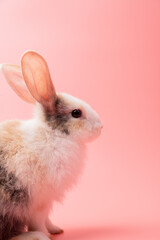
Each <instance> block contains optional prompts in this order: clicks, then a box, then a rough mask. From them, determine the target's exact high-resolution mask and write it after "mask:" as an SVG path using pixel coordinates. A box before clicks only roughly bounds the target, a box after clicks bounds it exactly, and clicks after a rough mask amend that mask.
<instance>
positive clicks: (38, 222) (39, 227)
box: [28, 209, 50, 236]
mask: <svg viewBox="0 0 160 240" xmlns="http://www.w3.org/2000/svg"><path fill="white" fill-rule="evenodd" d="M47 215H48V209H47V210H46V209H43V210H42V209H41V210H39V211H38V210H36V211H34V212H33V213H32V214H31V216H30V219H29V223H28V230H29V231H40V232H43V233H44V234H45V235H47V236H49V235H50V234H49V232H48V230H47V228H46V225H45V222H46V216H47Z"/></svg>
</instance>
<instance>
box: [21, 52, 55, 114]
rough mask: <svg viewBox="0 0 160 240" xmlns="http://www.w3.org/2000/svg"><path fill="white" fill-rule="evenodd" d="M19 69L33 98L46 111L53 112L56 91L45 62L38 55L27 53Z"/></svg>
mask: <svg viewBox="0 0 160 240" xmlns="http://www.w3.org/2000/svg"><path fill="white" fill-rule="evenodd" d="M21 68H22V74H23V77H24V81H25V83H26V85H27V87H28V89H29V91H30V93H31V95H32V96H33V98H34V99H35V100H36V101H38V102H39V103H41V104H42V105H43V106H44V107H45V108H46V109H47V110H48V111H50V112H53V111H54V106H55V100H56V91H55V88H54V85H53V83H52V80H51V77H50V73H49V69H48V65H47V63H46V61H45V60H44V59H43V57H42V56H40V55H39V54H38V53H36V52H33V51H29V52H26V53H24V55H23V56H22V60H21Z"/></svg>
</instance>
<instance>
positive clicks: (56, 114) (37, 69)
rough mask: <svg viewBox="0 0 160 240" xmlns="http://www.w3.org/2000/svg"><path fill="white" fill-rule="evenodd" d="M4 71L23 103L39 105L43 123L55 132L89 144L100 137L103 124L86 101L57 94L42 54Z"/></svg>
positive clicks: (30, 55)
mask: <svg viewBox="0 0 160 240" xmlns="http://www.w3.org/2000/svg"><path fill="white" fill-rule="evenodd" d="M1 69H2V72H3V74H4V76H5V78H6V79H7V81H8V83H9V85H10V86H11V87H12V89H13V90H14V91H15V92H16V93H17V94H18V96H20V97H21V98H22V99H23V100H25V101H27V102H30V103H36V106H37V109H38V110H39V109H40V114H39V111H37V112H38V113H37V114H38V115H37V117H39V118H40V120H43V122H45V123H46V124H47V125H48V126H50V127H51V128H52V129H53V131H54V130H59V131H60V132H61V133H62V134H63V135H64V136H66V137H71V138H73V139H75V140H80V141H84V142H86V141H88V140H92V139H94V138H96V137H97V136H99V134H100V132H101V128H102V123H101V121H100V118H99V116H98V114H97V113H96V112H95V111H94V110H93V109H92V108H91V107H90V106H89V105H88V104H87V103H85V102H84V101H82V100H80V99H77V98H75V97H73V96H71V95H69V94H66V93H56V91H55V87H54V85H53V83H52V80H51V77H50V73H49V70H48V65H47V63H46V61H45V60H44V59H43V57H42V56H40V55H39V54H38V53H36V52H33V51H28V52H26V53H24V55H23V56H22V60H21V67H19V66H15V65H8V64H2V65H1Z"/></svg>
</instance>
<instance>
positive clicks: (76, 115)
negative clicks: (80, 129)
mask: <svg viewBox="0 0 160 240" xmlns="http://www.w3.org/2000/svg"><path fill="white" fill-rule="evenodd" d="M81 116H82V111H81V110H80V109H74V110H73V111H72V117H74V118H79V117H81Z"/></svg>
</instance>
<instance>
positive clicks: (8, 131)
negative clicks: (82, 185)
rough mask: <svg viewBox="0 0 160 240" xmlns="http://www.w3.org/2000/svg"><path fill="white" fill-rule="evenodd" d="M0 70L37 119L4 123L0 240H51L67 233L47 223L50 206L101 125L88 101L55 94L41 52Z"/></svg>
mask: <svg viewBox="0 0 160 240" xmlns="http://www.w3.org/2000/svg"><path fill="white" fill-rule="evenodd" d="M1 71H2V73H3V75H4V77H5V78H6V80H7V82H8V83H9V85H10V86H11V88H12V89H13V90H14V91H15V92H16V93H17V95H18V96H19V97H20V98H22V99H23V100H25V101H26V102H28V103H32V104H34V117H33V119H29V120H8V121H4V122H1V123H0V240H8V239H10V240H23V239H25V240H35V239H36V240H48V239H49V237H51V234H56V233H61V232H63V230H62V229H61V228H59V227H57V226H55V225H53V223H52V222H51V221H50V219H49V213H50V212H51V210H52V204H53V202H55V201H58V202H60V201H62V199H63V198H64V196H65V193H66V192H67V191H68V190H69V189H70V188H71V187H72V186H73V185H74V184H76V182H77V180H78V178H79V176H80V174H81V173H82V170H83V167H84V162H85V161H84V158H85V153H86V143H88V142H89V141H91V140H93V139H95V138H97V137H98V136H99V135H100V133H101V129H102V122H101V120H100V118H99V116H98V114H97V113H96V112H95V111H94V110H93V109H92V108H91V107H90V106H89V105H88V104H87V103H85V102H84V101H82V100H79V99H77V98H75V97H73V96H71V95H69V94H67V93H57V92H56V90H55V87H54V85H53V82H52V80H51V77H50V73H49V69H48V65H47V63H46V61H45V60H44V58H43V57H42V56H41V55H40V54H38V53H36V52H34V51H27V52H25V53H24V54H23V56H22V58H21V66H16V65H9V64H1Z"/></svg>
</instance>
